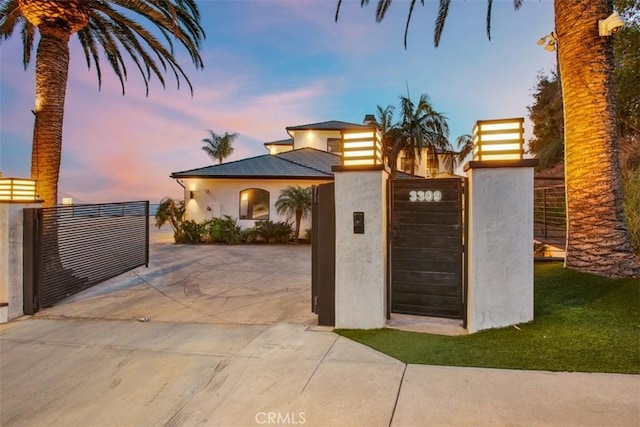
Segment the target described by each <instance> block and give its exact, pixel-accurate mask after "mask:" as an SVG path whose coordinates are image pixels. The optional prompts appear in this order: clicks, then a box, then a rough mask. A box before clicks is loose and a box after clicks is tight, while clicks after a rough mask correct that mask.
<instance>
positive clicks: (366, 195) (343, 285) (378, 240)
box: [335, 171, 387, 329]
mask: <svg viewBox="0 0 640 427" xmlns="http://www.w3.org/2000/svg"><path fill="white" fill-rule="evenodd" d="M386 180H387V173H386V172H385V171H357V172H355V171H353V172H336V173H335V198H336V266H335V268H336V272H335V281H336V283H335V299H336V312H335V314H336V327H337V328H354V329H373V328H382V327H384V325H385V323H386V285H385V280H386V277H387V274H386V271H387V270H386V266H387V262H386V259H387V240H386V237H387V233H386V223H387V219H386V215H387V208H386V188H387V186H386ZM353 212H364V219H365V224H364V225H365V227H364V234H354V232H353Z"/></svg>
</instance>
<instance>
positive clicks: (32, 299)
mask: <svg viewBox="0 0 640 427" xmlns="http://www.w3.org/2000/svg"><path fill="white" fill-rule="evenodd" d="M148 264H149V202H148V201H143V202H126V203H107V204H92V205H75V206H58V207H51V208H30V209H24V313H25V314H33V313H35V312H36V311H38V310H39V309H41V308H44V307H48V306H51V305H53V304H55V303H56V302H58V301H60V300H62V299H64V298H66V297H68V296H70V295H73V294H75V293H77V292H80V291H82V290H84V289H87V288H90V287H91V286H94V285H96V284H98V283H100V282H102V281H104V280H107V279H109V278H111V277H115V276H117V275H119V274H122V273H125V272H127V271H129V270H132V269H134V268H136V267H140V266H142V265H148Z"/></svg>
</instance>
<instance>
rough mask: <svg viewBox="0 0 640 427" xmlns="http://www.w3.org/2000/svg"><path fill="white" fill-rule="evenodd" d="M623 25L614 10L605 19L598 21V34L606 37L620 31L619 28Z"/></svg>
mask: <svg viewBox="0 0 640 427" xmlns="http://www.w3.org/2000/svg"><path fill="white" fill-rule="evenodd" d="M622 27H624V21H623V20H622V18H621V17H620V15H618V14H617V13H616V12H613V13H612V14H611V15H609V16H608V17H607V19H601V20H599V21H598V34H600V36H602V37H607V36H610V35H612V34H615V33H617V32H618V31H620V28H622Z"/></svg>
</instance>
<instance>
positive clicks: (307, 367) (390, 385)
mask: <svg viewBox="0 0 640 427" xmlns="http://www.w3.org/2000/svg"><path fill="white" fill-rule="evenodd" d="M170 240H171V239H170V235H167V234H166V233H162V232H160V233H158V232H154V234H153V242H154V243H152V245H151V265H150V267H149V268H144V267H142V268H138V269H136V270H135V271H133V272H131V273H127V274H124V275H122V276H119V277H117V278H114V279H112V280H109V281H107V282H105V283H102V284H100V285H98V286H96V287H94V288H92V289H90V290H87V291H85V292H83V293H81V294H78V295H76V296H73V297H71V298H69V299H67V300H66V301H63V302H62V303H60V304H58V305H57V306H56V307H52V308H50V309H46V310H43V311H41V312H40V313H38V314H37V315H36V316H33V317H29V316H25V317H23V318H21V319H18V320H16V321H13V322H10V323H8V324H4V325H0V426H3V427H6V426H29V427H30V426H38V427H39V426H64V427H69V426H71V427H74V426H83V427H84V426H132V427H137V426H159V425H162V426H200V425H210V426H263V425H298V426H299V425H309V426H381V427H382V426H385V427H387V426H390V425H391V426H636V427H637V426H638V425H640V400H639V397H638V396H640V377H639V376H637V375H607V374H587V373H566V372H541V371H510V370H500V369H477V368H454V367H443V366H421V365H405V364H404V363H402V362H400V361H398V360H395V359H392V358H390V357H388V356H386V355H383V354H380V353H378V352H376V351H374V350H372V349H370V348H368V347H365V346H363V345H360V344H358V343H355V342H353V341H350V340H348V339H345V338H343V337H340V336H338V335H336V334H334V333H333V332H331V331H329V330H327V329H323V328H318V327H315V326H314V325H315V323H316V318H315V316H314V315H313V314H311V313H310V302H309V299H310V295H309V293H310V248H309V247H308V246H298V245H284V246H177V245H172V244H168V243H167V242H169V241H170ZM141 320H146V321H141Z"/></svg>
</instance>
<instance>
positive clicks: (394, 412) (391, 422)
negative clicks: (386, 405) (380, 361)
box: [389, 363, 408, 427]
mask: <svg viewBox="0 0 640 427" xmlns="http://www.w3.org/2000/svg"><path fill="white" fill-rule="evenodd" d="M407 366H408V365H407V364H406V363H405V364H404V369H403V370H402V377H401V378H400V384H398V392H397V393H396V401H395V403H394V404H393V411H391V418H390V419H389V427H391V425H392V424H393V417H394V416H395V415H396V408H397V407H398V400H400V391H401V390H402V383H403V382H404V374H405V373H406V372H407Z"/></svg>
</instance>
